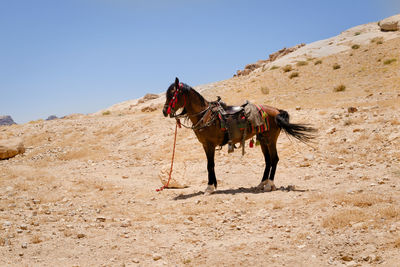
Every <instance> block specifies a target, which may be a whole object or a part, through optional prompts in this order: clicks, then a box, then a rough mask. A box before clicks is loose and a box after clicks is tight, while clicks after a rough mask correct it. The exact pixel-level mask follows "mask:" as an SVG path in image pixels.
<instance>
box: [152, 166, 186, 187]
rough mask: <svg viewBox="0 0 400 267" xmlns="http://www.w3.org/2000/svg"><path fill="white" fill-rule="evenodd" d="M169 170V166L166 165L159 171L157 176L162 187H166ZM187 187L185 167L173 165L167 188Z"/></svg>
mask: <svg viewBox="0 0 400 267" xmlns="http://www.w3.org/2000/svg"><path fill="white" fill-rule="evenodd" d="M170 170H171V165H170V164H167V165H164V166H162V167H161V170H160V172H159V174H158V177H159V178H160V181H161V183H162V184H163V185H164V186H166V185H167V182H168V179H169V173H170ZM188 186H189V181H188V179H187V176H186V165H185V164H183V163H174V166H173V170H172V174H171V180H170V182H169V184H168V188H186V187H188Z"/></svg>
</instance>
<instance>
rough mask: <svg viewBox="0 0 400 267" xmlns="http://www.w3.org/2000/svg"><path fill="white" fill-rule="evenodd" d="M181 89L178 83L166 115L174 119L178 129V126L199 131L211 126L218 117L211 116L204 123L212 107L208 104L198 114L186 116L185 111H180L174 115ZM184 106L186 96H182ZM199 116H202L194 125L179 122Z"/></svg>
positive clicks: (181, 86)
mask: <svg viewBox="0 0 400 267" xmlns="http://www.w3.org/2000/svg"><path fill="white" fill-rule="evenodd" d="M182 89H183V84H182V83H179V85H178V88H176V90H175V93H174V95H173V97H172V98H171V100H170V101H169V103H168V109H167V114H168V115H170V117H172V118H175V119H176V121H177V124H178V126H179V128H180V126H183V127H185V128H188V129H192V130H199V129H202V128H205V127H208V126H210V125H211V124H213V123H214V121H215V120H216V119H217V117H218V116H217V115H216V114H212V115H211V117H209V120H208V121H204V120H205V119H206V117H207V116H206V114H208V111H210V110H211V108H212V106H211V105H210V104H209V105H208V107H207V108H206V109H205V110H203V111H200V112H199V113H195V114H187V113H186V112H185V111H182V113H181V114H178V115H175V106H176V104H177V103H178V101H179V99H178V96H179V95H180V94H181V92H182ZM166 106H167V105H166ZM185 106H186V95H185V94H183V106H182V107H183V108H185ZM172 112H173V113H172ZM199 115H202V117H201V118H200V120H199V121H198V122H197V123H196V124H195V125H192V126H187V125H184V124H183V123H181V122H180V118H188V117H195V116H199Z"/></svg>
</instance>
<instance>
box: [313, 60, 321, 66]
mask: <svg viewBox="0 0 400 267" xmlns="http://www.w3.org/2000/svg"><path fill="white" fill-rule="evenodd" d="M318 64H322V60H321V59H318V60H317V61H315V63H314V65H318Z"/></svg>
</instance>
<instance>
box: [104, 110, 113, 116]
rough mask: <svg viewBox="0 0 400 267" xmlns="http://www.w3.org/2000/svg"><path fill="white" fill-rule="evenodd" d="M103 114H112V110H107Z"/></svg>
mask: <svg viewBox="0 0 400 267" xmlns="http://www.w3.org/2000/svg"><path fill="white" fill-rule="evenodd" d="M102 114H103V116H107V115H110V114H111V111H109V110H106V111H104V112H103V113H102Z"/></svg>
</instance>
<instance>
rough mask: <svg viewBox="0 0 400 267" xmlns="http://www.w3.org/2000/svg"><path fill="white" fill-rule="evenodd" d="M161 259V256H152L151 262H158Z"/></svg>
mask: <svg viewBox="0 0 400 267" xmlns="http://www.w3.org/2000/svg"><path fill="white" fill-rule="evenodd" d="M161 258H162V257H161V255H160V254H154V255H153V260H154V261H158V260H160V259H161Z"/></svg>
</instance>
